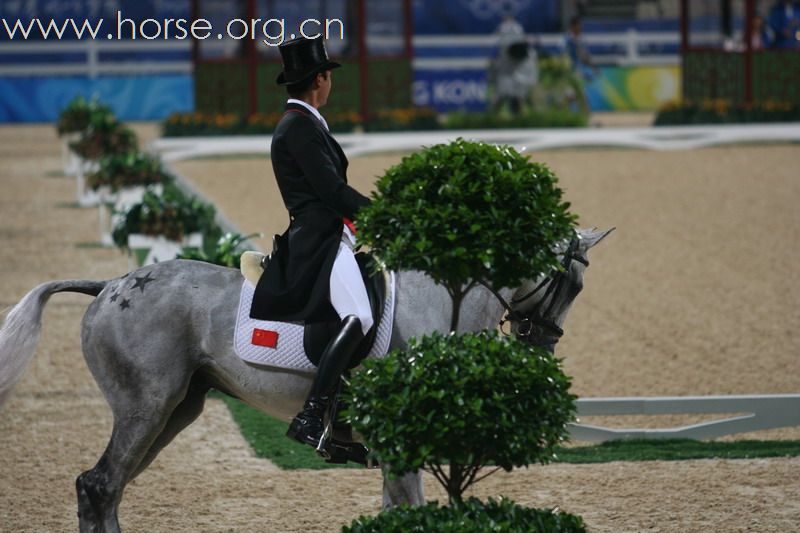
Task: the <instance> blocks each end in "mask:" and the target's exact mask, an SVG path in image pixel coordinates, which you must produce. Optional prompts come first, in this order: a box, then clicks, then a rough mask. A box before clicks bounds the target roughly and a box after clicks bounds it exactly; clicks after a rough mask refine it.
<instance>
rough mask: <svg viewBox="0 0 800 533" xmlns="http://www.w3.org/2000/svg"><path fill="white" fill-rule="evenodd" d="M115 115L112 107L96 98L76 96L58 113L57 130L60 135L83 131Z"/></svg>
mask: <svg viewBox="0 0 800 533" xmlns="http://www.w3.org/2000/svg"><path fill="white" fill-rule="evenodd" d="M113 116H114V113H113V112H112V111H111V108H110V107H109V106H107V105H104V104H101V103H100V102H99V101H98V100H97V99H96V98H92V99H91V100H86V98H84V97H83V96H76V97H75V98H73V99H72V100H70V102H69V103H68V104H67V106H66V107H65V108H64V109H62V110H61V112H60V113H59V114H58V119H57V121H56V130H57V131H58V134H59V135H64V134H67V133H76V132H83V131H85V130H86V129H87V128H88V127H89V125H90V124H92V123H97V122H99V121H102V120H105V119H106V118H107V117H112V118H113Z"/></svg>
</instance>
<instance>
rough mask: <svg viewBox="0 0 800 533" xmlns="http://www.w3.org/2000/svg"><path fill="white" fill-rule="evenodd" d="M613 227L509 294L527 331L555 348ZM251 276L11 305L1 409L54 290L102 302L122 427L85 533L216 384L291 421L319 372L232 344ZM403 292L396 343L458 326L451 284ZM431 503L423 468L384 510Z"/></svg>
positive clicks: (182, 264) (87, 512) (471, 320)
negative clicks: (266, 361) (253, 355)
mask: <svg viewBox="0 0 800 533" xmlns="http://www.w3.org/2000/svg"><path fill="white" fill-rule="evenodd" d="M609 231H610V230H609ZM608 233H609V232H608V231H606V232H600V231H580V232H579V233H578V237H577V238H576V240H575V241H573V243H574V245H573V246H570V247H569V248H568V249H565V250H562V255H563V256H564V258H565V259H564V265H565V269H564V272H558V273H554V274H552V275H550V276H546V277H543V279H541V280H531V281H529V282H526V283H525V284H523V286H522V287H519V288H517V289H504V290H502V291H499V293H498V295H499V296H501V297H502V298H503V299H504V300H506V301H510V302H511V304H510V307H511V308H512V314H511V316H512V317H514V318H513V320H512V327H514V328H516V329H515V331H516V333H517V334H520V335H523V336H527V337H528V338H529V340H530V341H531V342H534V343H538V344H545V345H550V348H551V349H552V345H553V344H554V343H555V342H556V341H557V339H558V337H559V336H560V334H561V327H562V325H563V322H564V319H565V318H566V314H567V311H568V310H569V308H570V306H571V304H572V302H573V300H574V298H575V296H576V295H577V294H578V292H579V291H580V289H581V288H582V284H583V273H584V270H585V268H586V266H587V265H588V261H587V259H586V252H587V250H588V249H589V248H591V247H592V246H594V245H595V244H596V243H597V242H599V241H600V240H601V239H602V238H603V237H605V236H606V235H607V234H608ZM241 283H242V278H241V274H240V272H239V271H237V270H235V269H230V268H224V267H219V266H215V265H211V264H207V263H200V262H194V261H168V262H164V263H158V264H155V265H151V266H147V267H143V268H140V269H138V270H136V271H134V272H131V273H128V274H126V275H124V276H122V277H120V278H116V279H112V280H109V281H89V280H65V281H51V282H48V283H43V284H41V285H39V286H38V287H36V288H34V289H33V290H31V291H30V292H29V293H28V294H27V295H25V297H24V298H23V299H22V300H21V301H20V302H19V303H18V304H17V305H16V306H15V307H14V308H13V309H12V310H11V311H10V312H9V314H8V316H7V317H6V320H5V323H4V325H3V327H2V329H0V405H2V403H3V401H4V400H5V399H6V398H7V397H8V394H9V393H10V391H11V388H12V387H13V386H14V385H15V384H16V383H17V382H18V381H19V380H20V379H21V377H22V375H23V373H24V371H25V368H26V367H27V365H28V363H29V362H30V360H31V359H32V358H33V355H34V352H35V349H36V345H37V342H38V340H39V335H40V332H41V318H42V310H43V308H44V306H45V304H46V303H47V300H48V299H49V298H50V296H51V295H53V294H55V293H57V292H78V293H83V294H87V295H90V296H94V297H95V300H94V301H93V302H92V303H91V304H90V305H89V308H88V310H87V311H86V314H85V315H84V317H83V322H82V329H81V341H82V347H83V354H84V357H85V359H86V364H87V365H88V367H89V369H90V370H91V372H92V374H93V376H94V378H95V380H96V381H97V384H98V385H99V387H100V390H101V391H102V392H103V394H104V395H105V397H106V400H107V401H108V403H109V405H110V407H111V410H112V412H113V415H114V425H113V430H112V434H111V439H110V441H109V443H108V446H107V448H106V450H105V452H104V453H103V455H102V457H101V458H100V460H99V461H98V462H97V464H96V465H95V466H94V468H92V469H90V470H88V471H86V472H84V473H82V474H81V475H80V476H78V478H77V481H76V488H77V493H78V513H79V518H80V530H81V531H84V532H90V531H92V532H99V531H103V532H115V531H119V523H118V521H117V509H118V506H119V503H120V501H121V499H122V494H123V490H124V489H125V486H126V485H127V484H128V483H129V482H130V481H131V480H132V479H134V478H135V477H136V476H137V475H138V474H139V473H141V472H142V471H143V470H144V469H145V468H147V466H148V465H149V464H150V463H151V462H152V461H153V459H155V457H156V455H158V453H159V451H160V450H161V449H162V448H164V447H165V446H166V445H167V444H169V442H170V441H172V439H173V438H174V437H175V436H176V435H177V434H178V433H179V432H180V431H182V430H183V429H184V428H186V427H187V426H188V425H189V424H190V423H192V422H193V421H194V420H195V419H196V418H197V417H198V416H199V415H200V413H201V412H202V410H203V405H204V401H205V398H206V394H207V393H208V391H209V390H211V389H216V390H219V391H222V392H223V393H225V394H228V395H230V396H233V397H235V398H238V399H240V400H241V401H243V402H245V403H247V404H249V405H251V406H253V407H255V408H257V409H260V410H262V411H264V412H266V413H268V414H270V415H272V416H275V417H279V418H283V419H287V420H288V419H290V418H291V417H292V416H293V415H294V414H295V413H296V412H297V410H298V409H299V408H300V405H301V404H302V402H303V399H304V398H305V397H306V393H307V391H308V388H309V387H310V385H311V378H312V376H311V375H309V374H304V373H299V372H291V371H286V370H280V369H276V368H271V367H264V366H254V365H250V364H248V363H245V362H244V361H242V360H241V359H240V358H239V357H238V356H236V354H235V353H234V351H233V342H232V340H233V332H234V327H235V320H236V310H237V305H238V299H239V288H240V286H241ZM396 287H397V300H396V306H395V317H394V327H393V333H392V339H391V342H390V348H402V347H404V346H405V345H406V342H407V340H408V339H409V338H411V337H417V338H419V337H421V336H423V335H425V334H429V333H432V332H434V331H447V330H448V329H449V322H450V311H451V310H450V298H449V296H448V295H447V292H446V290H445V289H444V288H443V287H441V286H439V285H437V284H436V283H434V281H433V280H432V279H431V278H429V277H427V276H425V275H423V274H421V273H419V272H410V271H409V272H405V271H404V272H400V273H398V274H397V277H396ZM496 296H497V295H495V294H493V293H492V292H491V291H490V290H489V289H487V288H484V287H482V286H475V287H474V288H473V289H472V290H471V291H470V292H469V293H468V295H467V297H466V298H465V300H464V302H463V303H462V311H461V321H460V325H459V330H461V331H478V330H483V329H487V328H493V327H495V326H496V325H497V324H498V321H499V320H500V319H501V317H502V316H503V314H504V311H505V309H504V306H503V304H501V303H500V300H499V299H498V298H497V297H496ZM424 501H425V500H424V496H423V490H422V477H421V475H420V474H419V473H414V474H409V475H407V476H405V477H404V478H401V479H397V480H389V479H388V478H387V477H384V489H383V505H384V507H388V506H392V505H397V504H400V503H410V504H423V503H424Z"/></svg>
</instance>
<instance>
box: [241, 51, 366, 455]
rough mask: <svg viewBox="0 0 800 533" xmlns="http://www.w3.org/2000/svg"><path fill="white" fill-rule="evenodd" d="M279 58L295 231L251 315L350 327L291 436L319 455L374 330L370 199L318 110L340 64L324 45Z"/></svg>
mask: <svg viewBox="0 0 800 533" xmlns="http://www.w3.org/2000/svg"><path fill="white" fill-rule="evenodd" d="M279 50H280V53H281V57H282V59H283V71H282V72H281V73H280V75H279V76H278V78H277V83H278V84H279V85H285V86H286V89H287V92H288V94H289V99H288V101H287V103H286V110H285V113H284V114H283V117H282V118H281V119H280V121H279V122H278V125H277V126H276V128H275V133H274V134H273V137H272V148H271V156H272V168H273V170H274V171H275V178H276V180H277V182H278V187H279V188H280V191H281V196H282V197H283V202H284V204H285V205H286V208H287V209H288V211H289V215H290V223H289V227H288V229H287V230H286V231H285V232H284V234H283V235H281V236H280V237H279V238H278V241H277V246H276V249H275V250H274V251H273V254H272V256H271V259H270V260H269V262H268V263H267V264H266V267H265V270H264V273H263V275H262V276H261V278H260V280H259V282H258V285H257V287H256V292H255V298H254V300H253V301H254V304H253V307H252V309H251V316H252V317H253V318H257V319H262V320H281V321H304V322H310V321H316V320H324V317H325V316H326V312H328V313H330V309H331V307H332V308H333V310H335V312H336V314H338V316H339V318H340V319H341V323H340V326H339V330H338V332H337V333H336V334H335V335H334V336H333V337H332V339H331V341H330V342H329V343H328V345H327V346H326V348H325V350H324V352H323V354H322V356H321V358H320V361H319V365H318V369H317V374H316V376H315V377H314V382H313V384H312V386H311V391H310V393H309V395H308V398H307V399H306V402H305V405H304V406H303V409H302V411H301V412H300V413H299V414H298V415H297V416H296V417H295V418H294V420H293V421H292V423H291V425H290V426H289V430H288V431H287V433H286V434H287V436H289V437H291V438H293V439H295V440H297V441H299V442H302V443H305V444H310V445H312V446H314V447H317V445H318V444H319V441H320V439H321V437H322V434H323V417H324V412H325V409H326V407H327V405H328V403H329V402H330V399H331V395H332V394H333V393H334V391H335V389H336V386H337V385H338V383H339V379H340V378H341V375H342V373H343V372H344V371H345V369H346V368H347V365H348V362H349V361H350V358H351V356H352V354H353V352H354V351H355V350H356V348H357V347H358V346H359V344H360V343H361V341H362V340H363V338H364V336H365V335H366V334H367V332H368V331H369V329H370V328H371V327H372V325H373V318H372V313H371V310H370V303H369V299H368V296H367V292H366V289H365V287H364V282H363V280H362V278H361V273H360V271H359V267H358V265H357V263H356V260H355V258H354V253H353V246H354V244H355V237H354V231H355V227H354V226H353V224H352V222H351V221H352V220H354V218H355V215H356V213H357V212H358V210H359V209H360V208H362V207H363V206H365V205H367V204H369V199H368V198H367V197H365V196H364V195H362V194H360V193H359V192H357V191H356V190H355V189H353V188H352V187H350V186H349V185H348V184H347V174H346V172H347V158H346V157H345V155H344V152H343V151H342V149H341V147H340V146H339V143H337V142H336V140H335V139H334V138H333V137H332V136H331V134H330V133H329V131H328V125H327V123H326V122H325V119H324V118H323V117H322V115H320V113H319V111H318V108H320V107H322V106H324V105H325V104H326V103H327V101H328V95H329V94H330V91H331V70H332V69H334V68H337V67H339V66H340V65H339V64H338V63H335V62H333V61H330V60H329V59H328V54H327V51H326V50H325V45H324V43H323V40H322V38H321V37H318V38H316V39H307V38H302V37H301V38H298V39H293V40H291V41H287V42H286V43H284V44H282V45H281V46H280V47H279Z"/></svg>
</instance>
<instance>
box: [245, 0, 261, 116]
mask: <svg viewBox="0 0 800 533" xmlns="http://www.w3.org/2000/svg"><path fill="white" fill-rule="evenodd" d="M255 19H256V0H247V20H248V21H250V20H255ZM245 54H246V58H247V94H248V96H249V101H250V106H249V107H250V114H251V115H252V114H254V113H255V112H256V111H258V83H257V80H256V74H257V72H256V71H257V69H258V56H257V54H256V41H255V39H246V40H245Z"/></svg>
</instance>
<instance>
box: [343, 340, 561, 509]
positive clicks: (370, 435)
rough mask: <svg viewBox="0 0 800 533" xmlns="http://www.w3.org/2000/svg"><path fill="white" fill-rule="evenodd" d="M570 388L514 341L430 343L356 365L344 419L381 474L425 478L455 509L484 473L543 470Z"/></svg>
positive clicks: (543, 354)
mask: <svg viewBox="0 0 800 533" xmlns="http://www.w3.org/2000/svg"><path fill="white" fill-rule="evenodd" d="M569 387H570V379H569V378H568V377H567V376H566V375H565V374H564V373H563V371H562V369H561V366H560V362H559V360H558V359H556V358H555V357H554V356H553V355H552V354H551V353H550V352H548V351H546V350H544V349H542V348H535V347H531V346H530V345H528V344H527V343H524V342H522V341H520V340H518V339H516V338H515V337H500V336H499V335H498V333H497V332H494V331H493V332H486V331H485V332H480V333H467V334H464V335H454V334H450V335H442V334H439V333H435V334H433V335H432V336H430V337H424V338H423V339H422V340H413V339H412V340H411V341H410V343H409V346H408V348H407V349H406V350H403V351H394V352H392V353H391V354H389V356H387V357H386V358H384V359H369V360H367V361H365V362H364V370H363V371H362V372H359V373H357V374H356V375H355V376H354V377H353V378H352V380H351V383H350V387H349V393H348V394H349V399H348V401H349V402H350V405H351V408H350V410H349V411H348V419H349V421H350V423H351V424H352V425H353V428H354V429H355V430H357V431H358V432H359V433H361V434H362V435H363V437H364V440H365V441H366V443H367V444H368V446H370V448H371V449H372V451H373V453H374V454H375V455H376V456H377V457H378V458H379V460H380V462H381V464H382V465H384V468H388V469H389V473H390V474H392V475H395V476H401V475H403V474H406V473H408V472H413V471H416V470H419V469H423V470H426V471H428V472H430V473H431V474H433V475H434V476H435V477H436V479H437V480H438V481H439V482H440V483H441V484H442V485H443V486H444V487H445V489H446V490H447V493H448V495H449V497H450V501H451V502H460V501H461V498H462V496H461V495H462V494H463V492H464V491H465V490H466V488H467V487H469V485H470V484H472V483H474V482H475V481H477V480H479V479H481V478H482V477H485V476H486V475H488V474H486V473H484V474H482V475H481V473H480V470H481V468H483V467H485V466H489V465H494V466H496V467H497V468H502V469H504V470H507V471H508V470H511V469H512V468H514V467H519V466H525V465H528V464H531V463H547V462H549V461H550V459H551V458H552V457H553V455H554V450H555V447H556V446H557V445H558V444H559V443H561V442H562V441H564V440H565V439H566V438H567V437H568V432H567V428H566V426H567V423H569V422H571V421H572V420H574V418H575V409H576V408H575V399H576V398H575V396H573V395H572V394H570V392H569ZM444 465H449V467H448V468H445V466H444ZM497 468H496V469H497ZM496 469H495V470H496ZM495 470H493V471H495Z"/></svg>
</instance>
